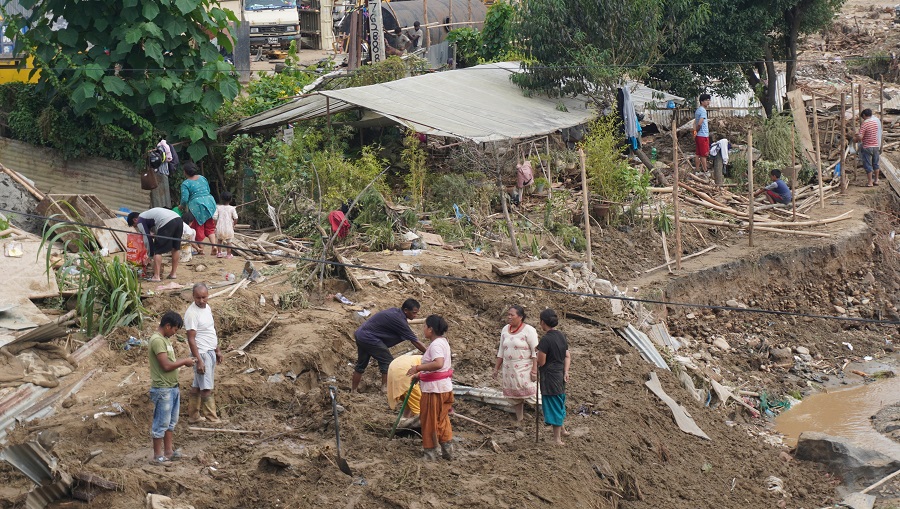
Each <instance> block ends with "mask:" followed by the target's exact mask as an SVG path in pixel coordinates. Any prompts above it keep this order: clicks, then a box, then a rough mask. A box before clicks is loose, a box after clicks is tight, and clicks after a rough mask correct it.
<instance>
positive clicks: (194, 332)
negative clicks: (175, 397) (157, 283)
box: [184, 283, 223, 424]
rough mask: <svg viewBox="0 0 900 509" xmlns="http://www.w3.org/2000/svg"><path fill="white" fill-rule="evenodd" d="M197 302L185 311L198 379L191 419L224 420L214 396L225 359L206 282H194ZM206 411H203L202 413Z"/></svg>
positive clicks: (190, 402) (193, 421) (191, 402)
mask: <svg viewBox="0 0 900 509" xmlns="http://www.w3.org/2000/svg"><path fill="white" fill-rule="evenodd" d="M193 296H194V303H193V304H191V305H190V306H188V308H187V311H185V312H184V330H185V331H187V341H188V346H189V347H190V348H191V356H192V357H193V358H194V359H195V362H194V382H193V383H192V384H191V396H190V399H188V422H189V423H190V424H196V423H198V422H202V421H208V422H211V423H214V424H218V423H222V422H223V421H222V420H221V419H219V416H218V415H217V414H216V400H215V397H214V396H213V393H212V392H213V388H214V386H215V372H216V365H217V364H219V363H221V362H222V351H221V350H219V338H218V336H216V323H215V321H213V315H212V309H210V307H209V304H208V303H207V301H208V300H209V288H207V286H206V285H205V284H203V283H197V284H195V285H194V291H193ZM201 413H202V415H201Z"/></svg>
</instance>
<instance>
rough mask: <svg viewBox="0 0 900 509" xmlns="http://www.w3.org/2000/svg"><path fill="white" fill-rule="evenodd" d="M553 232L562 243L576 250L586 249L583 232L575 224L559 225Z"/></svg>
mask: <svg viewBox="0 0 900 509" xmlns="http://www.w3.org/2000/svg"><path fill="white" fill-rule="evenodd" d="M553 233H555V234H556V235H557V236H558V237H560V238H561V239H562V241H563V243H564V245H566V246H568V247H570V248H572V249H574V250H576V251H584V250H585V249H587V240H585V238H584V232H583V231H581V228H579V227H577V226H575V225H571V224H570V225H565V226H563V225H559V226H558V227H557V228H556V229H555V230H554V232H553Z"/></svg>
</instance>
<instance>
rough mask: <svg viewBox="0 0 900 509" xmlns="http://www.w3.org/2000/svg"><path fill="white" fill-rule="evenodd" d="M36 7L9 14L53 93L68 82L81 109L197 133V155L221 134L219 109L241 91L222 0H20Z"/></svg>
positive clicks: (186, 135)
mask: <svg viewBox="0 0 900 509" xmlns="http://www.w3.org/2000/svg"><path fill="white" fill-rule="evenodd" d="M19 4H20V5H21V6H22V7H23V8H24V9H26V10H30V14H26V15H21V14H19V15H9V16H6V17H7V19H8V21H9V28H8V30H7V35H10V36H11V35H13V34H16V33H17V32H18V30H19V29H20V28H23V27H24V28H27V29H28V30H27V32H26V33H25V34H24V35H19V37H18V41H19V43H20V44H22V45H24V47H23V48H22V49H23V50H25V51H26V52H28V53H30V54H31V55H33V56H34V63H35V67H36V69H35V70H34V71H33V72H37V71H38V70H39V71H40V84H41V85H42V86H43V89H44V90H45V91H46V92H47V93H54V92H57V91H59V92H63V93H66V94H68V95H70V101H71V104H72V106H73V109H74V111H75V112H76V113H77V114H85V113H91V114H95V115H96V116H97V118H98V119H99V120H100V122H102V123H105V124H116V125H120V126H123V127H126V128H127V129H129V130H130V131H132V132H134V133H135V134H136V135H137V136H139V137H140V138H141V139H143V140H145V142H146V143H147V144H149V143H152V138H153V131H154V129H155V130H158V131H161V132H163V133H165V134H166V135H168V136H169V139H170V140H173V139H179V140H188V141H190V142H191V143H190V145H189V147H188V153H189V154H190V155H191V157H192V158H194V159H200V158H202V157H204V156H205V155H206V154H207V150H206V145H205V144H204V141H207V140H212V139H215V137H216V127H217V126H216V124H215V122H214V121H213V120H212V115H213V113H215V112H216V111H217V110H218V109H219V108H220V107H221V106H222V105H223V104H224V103H225V102H226V101H227V102H230V101H232V100H233V99H234V98H235V96H237V94H238V82H237V78H236V76H235V73H234V67H233V66H231V65H230V64H227V63H226V62H225V61H224V60H223V58H222V56H221V55H220V54H219V52H218V50H217V48H216V45H215V44H214V43H213V42H212V40H213V39H215V40H217V41H218V43H219V44H220V45H222V46H223V47H225V48H226V49H229V50H230V49H231V42H230V41H231V39H230V37H231V34H230V31H229V25H228V23H229V21H237V20H236V18H235V17H234V14H233V13H231V12H228V11H225V10H223V9H221V8H219V7H218V2H217V1H216V0H111V1H106V2H83V1H82V2H73V1H70V0H42V1H40V2H38V1H37V0H19Z"/></svg>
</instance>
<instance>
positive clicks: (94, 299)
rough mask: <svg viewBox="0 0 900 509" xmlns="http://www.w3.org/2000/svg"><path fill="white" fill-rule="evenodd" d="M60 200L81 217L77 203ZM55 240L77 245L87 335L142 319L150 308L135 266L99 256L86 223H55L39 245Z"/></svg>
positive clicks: (66, 245) (79, 293) (78, 301)
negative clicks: (145, 301) (145, 303)
mask: <svg viewBox="0 0 900 509" xmlns="http://www.w3.org/2000/svg"><path fill="white" fill-rule="evenodd" d="M61 203H63V204H64V206H68V208H69V209H70V210H71V211H72V212H73V214H74V216H75V217H79V216H78V214H77V213H76V212H75V209H74V207H72V206H71V205H69V204H68V203H67V202H61ZM79 220H81V218H80V217H79ZM56 242H60V243H62V244H63V251H68V250H69V249H68V248H69V246H71V245H74V246H75V247H76V248H77V253H78V255H79V262H78V264H77V266H76V267H75V268H76V269H77V270H78V271H79V273H78V276H77V281H78V289H77V292H76V310H77V311H78V315H79V316H80V317H81V321H82V322H81V324H82V327H84V329H85V330H86V331H87V334H88V336H92V335H94V334H95V333H97V334H107V333H109V332H110V331H112V330H113V329H114V328H115V327H120V326H125V325H132V324H135V323H137V324H140V323H141V321H142V313H146V312H147V310H146V309H145V308H144V306H143V304H142V303H141V282H140V279H138V276H137V273H136V272H135V271H134V269H132V268H131V267H129V266H128V264H127V263H125V262H123V261H122V260H120V259H119V258H113V259H112V260H111V261H107V260H105V259H104V258H103V257H102V256H100V254H99V253H98V250H97V246H96V244H95V241H94V235H93V233H91V231H90V230H89V229H88V228H86V227H83V226H74V225H68V224H66V223H53V224H52V225H51V226H49V227H48V228H47V229H46V230H45V231H44V235H43V237H42V239H41V248H40V249H41V250H43V249H44V248H45V247H49V246H50V245H52V244H54V243H56ZM46 253H47V257H46V260H45V263H46V270H47V274H48V277H49V274H50V271H51V270H52V267H51V261H50V256H51V254H50V249H47V251H46Z"/></svg>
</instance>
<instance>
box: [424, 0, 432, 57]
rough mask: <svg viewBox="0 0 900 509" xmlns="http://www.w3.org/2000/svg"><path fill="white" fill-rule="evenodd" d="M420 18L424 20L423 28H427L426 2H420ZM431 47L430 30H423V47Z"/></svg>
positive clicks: (426, 0) (425, 0)
mask: <svg viewBox="0 0 900 509" xmlns="http://www.w3.org/2000/svg"><path fill="white" fill-rule="evenodd" d="M422 16H423V17H424V18H425V26H428V0H422ZM430 46H431V29H430V28H426V29H425V47H426V48H428V47H430Z"/></svg>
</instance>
